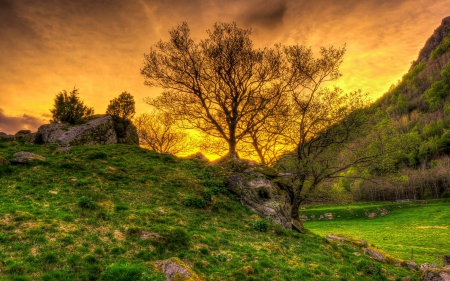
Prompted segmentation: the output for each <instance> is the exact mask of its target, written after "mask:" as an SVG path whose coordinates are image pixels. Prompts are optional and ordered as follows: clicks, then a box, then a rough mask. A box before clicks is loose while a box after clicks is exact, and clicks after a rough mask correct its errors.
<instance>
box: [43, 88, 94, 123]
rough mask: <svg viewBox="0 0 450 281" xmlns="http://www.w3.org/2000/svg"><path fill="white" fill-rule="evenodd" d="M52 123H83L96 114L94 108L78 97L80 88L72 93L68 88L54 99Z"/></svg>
mask: <svg viewBox="0 0 450 281" xmlns="http://www.w3.org/2000/svg"><path fill="white" fill-rule="evenodd" d="M50 111H51V113H52V118H53V119H52V120H51V122H52V123H57V122H63V123H69V124H81V123H83V122H84V120H85V119H86V118H87V117H89V116H91V115H93V114H94V108H92V107H87V106H85V105H84V103H83V101H82V100H80V98H79V97H78V89H73V90H72V91H71V92H70V93H67V91H66V90H63V91H62V92H59V93H58V94H57V95H56V97H55V100H54V107H53V109H52V110H50Z"/></svg>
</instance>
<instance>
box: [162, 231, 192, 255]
mask: <svg viewBox="0 0 450 281" xmlns="http://www.w3.org/2000/svg"><path fill="white" fill-rule="evenodd" d="M190 243H191V237H190V236H189V234H188V233H187V232H186V230H184V229H182V228H179V227H175V228H174V229H171V230H170V231H169V232H168V233H167V234H165V235H164V245H165V246H166V247H167V248H168V249H169V250H172V251H173V250H178V249H182V248H186V247H188V246H189V245H190Z"/></svg>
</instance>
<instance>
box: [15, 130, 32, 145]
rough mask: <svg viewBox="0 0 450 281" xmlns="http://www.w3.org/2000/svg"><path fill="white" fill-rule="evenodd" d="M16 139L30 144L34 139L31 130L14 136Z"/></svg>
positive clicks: (19, 132)
mask: <svg viewBox="0 0 450 281" xmlns="http://www.w3.org/2000/svg"><path fill="white" fill-rule="evenodd" d="M14 138H15V139H16V140H21V141H26V142H30V140H31V138H32V133H31V131H30V130H20V131H18V132H17V133H16V134H15V135H14Z"/></svg>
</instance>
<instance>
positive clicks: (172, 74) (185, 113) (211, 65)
mask: <svg viewBox="0 0 450 281" xmlns="http://www.w3.org/2000/svg"><path fill="white" fill-rule="evenodd" d="M207 33H208V38H207V39H205V40H202V41H200V43H194V41H193V40H192V39H191V37H190V30H189V27H188V25H187V23H183V24H182V25H181V26H178V27H177V28H176V29H172V30H171V31H170V36H171V38H170V40H169V41H168V42H162V41H160V42H159V43H157V44H156V46H155V47H154V48H153V49H151V50H150V53H148V54H146V55H145V60H144V63H145V65H144V68H143V69H142V70H141V73H142V75H143V76H144V77H145V84H146V85H149V86H158V87H162V88H163V89H165V91H164V92H163V93H162V95H161V96H159V97H157V98H155V99H150V98H148V99H147V100H146V102H147V103H149V104H150V105H153V106H155V107H156V108H158V109H160V110H162V111H164V112H167V113H170V115H171V116H173V117H174V118H176V119H177V120H180V121H182V125H183V126H184V127H185V128H195V129H199V130H201V131H203V132H204V133H206V134H208V135H210V136H213V137H216V138H220V139H222V140H224V141H225V142H226V143H227V145H228V154H229V155H234V156H237V145H238V143H239V142H240V141H241V140H243V139H244V138H245V137H246V136H247V135H248V134H249V132H250V131H251V130H252V128H254V127H258V126H259V125H260V124H261V123H263V122H264V121H265V119H266V118H267V116H269V115H270V114H271V112H272V110H273V109H274V108H276V107H277V106H278V105H279V102H280V100H281V97H282V96H283V93H284V92H285V90H286V85H287V84H288V82H289V81H285V80H284V79H283V78H284V77H283V64H284V63H285V62H284V60H283V58H282V53H281V50H280V47H279V46H278V47H276V48H274V49H267V48H266V49H255V48H254V47H253V44H252V41H251V40H250V38H249V35H250V34H251V31H250V30H245V29H240V28H238V27H237V26H236V24H235V23H231V24H227V23H216V24H215V25H214V28H213V30H208V31H207Z"/></svg>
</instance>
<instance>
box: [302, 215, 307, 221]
mask: <svg viewBox="0 0 450 281" xmlns="http://www.w3.org/2000/svg"><path fill="white" fill-rule="evenodd" d="M300 220H301V221H307V220H308V217H307V216H305V215H301V216H300Z"/></svg>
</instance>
